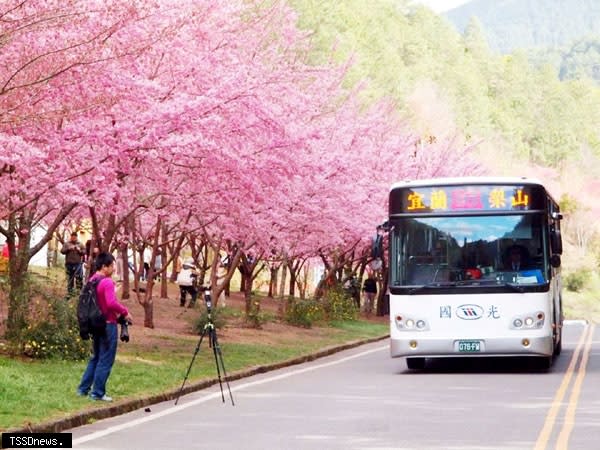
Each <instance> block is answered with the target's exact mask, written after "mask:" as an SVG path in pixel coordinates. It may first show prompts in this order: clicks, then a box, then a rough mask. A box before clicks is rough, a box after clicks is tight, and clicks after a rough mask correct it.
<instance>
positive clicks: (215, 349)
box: [212, 330, 235, 406]
mask: <svg viewBox="0 0 600 450" xmlns="http://www.w3.org/2000/svg"><path fill="white" fill-rule="evenodd" d="M212 339H213V352H214V353H215V362H217V355H219V361H218V362H217V373H218V374H219V383H221V375H220V372H219V362H220V363H221V367H222V368H223V378H224V379H225V383H226V384H227V390H228V391H229V398H230V399H231V406H235V403H234V402H233V395H231V387H230V386H229V380H228V379H227V371H226V370H225V363H224V362H223V353H222V352H221V347H220V346H219V341H218V340H217V332H216V330H213V337H212ZM221 397H222V398H223V402H225V397H223V386H221Z"/></svg>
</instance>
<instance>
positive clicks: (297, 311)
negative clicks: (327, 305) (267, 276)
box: [285, 298, 325, 328]
mask: <svg viewBox="0 0 600 450" xmlns="http://www.w3.org/2000/svg"><path fill="white" fill-rule="evenodd" d="M324 320H325V310H324V309H323V304H322V303H321V302H319V301H318V300H314V299H310V300H298V299H295V298H288V302H287V308H286V312H285V321H286V322H287V323H289V324H291V325H296V326H299V327H305V328H311V327H312V326H313V324H315V323H318V322H322V321H324Z"/></svg>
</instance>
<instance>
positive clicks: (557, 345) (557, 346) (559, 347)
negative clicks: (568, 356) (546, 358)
mask: <svg viewBox="0 0 600 450" xmlns="http://www.w3.org/2000/svg"><path fill="white" fill-rule="evenodd" d="M558 337H559V340H558V343H555V344H554V352H553V353H552V354H553V355H554V356H558V355H560V352H562V330H561V331H559V332H558Z"/></svg>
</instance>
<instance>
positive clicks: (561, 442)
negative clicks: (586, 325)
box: [556, 325, 595, 450]
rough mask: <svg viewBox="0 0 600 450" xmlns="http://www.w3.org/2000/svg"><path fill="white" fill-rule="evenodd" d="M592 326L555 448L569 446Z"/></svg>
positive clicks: (589, 346) (563, 448) (590, 345)
mask: <svg viewBox="0 0 600 450" xmlns="http://www.w3.org/2000/svg"><path fill="white" fill-rule="evenodd" d="M594 328H595V326H594V325H592V326H591V327H590V331H589V333H588V338H587V341H586V343H585V350H584V351H583V356H582V357H581V364H579V371H578V372H577V378H575V384H573V390H572V391H571V396H570V397H569V406H568V407H567V412H566V414H565V422H564V424H563V427H562V430H561V431H560V434H559V435H558V442H557V444H556V449H557V450H565V449H568V447H569V437H570V436H571V432H572V431H573V427H574V426H575V412H576V411H577V402H578V401H579V396H580V394H581V386H582V384H583V379H584V378H585V369H586V367H587V363H588V360H589V359H590V352H591V349H592V339H593V337H594Z"/></svg>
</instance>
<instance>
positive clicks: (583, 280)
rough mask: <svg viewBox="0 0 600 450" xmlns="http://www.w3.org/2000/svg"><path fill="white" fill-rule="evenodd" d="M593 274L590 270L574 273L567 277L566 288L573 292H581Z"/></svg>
mask: <svg viewBox="0 0 600 450" xmlns="http://www.w3.org/2000/svg"><path fill="white" fill-rule="evenodd" d="M590 278H591V273H590V271H589V270H588V269H582V270H579V271H577V272H572V273H570V274H568V275H567V276H565V287H566V288H567V290H569V291H572V292H579V291H581V290H582V289H583V288H584V286H585V285H586V284H588V282H589V281H590Z"/></svg>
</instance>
